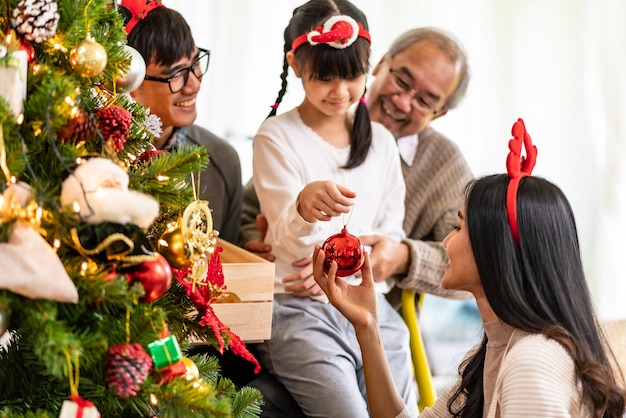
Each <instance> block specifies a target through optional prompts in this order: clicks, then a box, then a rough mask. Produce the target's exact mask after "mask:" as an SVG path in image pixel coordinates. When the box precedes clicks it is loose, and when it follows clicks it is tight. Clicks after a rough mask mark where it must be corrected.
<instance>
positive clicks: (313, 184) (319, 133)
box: [253, 0, 417, 418]
mask: <svg viewBox="0 0 626 418" xmlns="http://www.w3.org/2000/svg"><path fill="white" fill-rule="evenodd" d="M369 53H370V35H369V33H368V31H367V21H366V18H365V16H364V14H363V13H362V12H361V11H360V10H359V9H357V8H356V7H355V6H354V5H353V4H351V3H350V2H348V1H346V0H335V1H331V0H312V1H309V2H307V3H306V4H304V5H303V6H300V7H298V8H296V9H295V10H294V13H293V17H292V19H291V21H290V23H289V25H288V26H287V28H286V29H285V61H284V65H283V73H282V75H281V78H282V80H283V87H282V89H281V91H280V93H279V95H278V99H277V102H276V104H275V105H274V106H273V108H274V109H273V110H272V112H271V114H270V117H268V119H267V120H266V121H265V122H264V124H263V125H262V126H261V128H260V129H259V131H258V133H257V135H256V136H255V138H254V154H253V179H254V186H255V189H256V191H257V194H258V196H259V201H260V204H261V212H262V214H263V215H265V217H266V219H267V221H268V225H269V227H268V231H267V236H266V241H267V242H268V243H270V244H271V245H272V247H273V248H274V254H275V256H276V261H275V263H276V286H275V298H274V307H273V309H274V311H273V329H272V338H271V340H269V341H266V342H264V343H262V344H261V345H260V346H259V355H260V360H261V362H262V364H263V365H264V366H265V367H266V368H267V369H268V370H269V371H270V372H272V373H274V374H275V375H276V376H277V378H278V379H279V380H280V381H281V382H282V383H283V384H284V385H285V386H286V388H287V389H288V390H289V391H290V393H291V394H292V395H293V397H294V398H295V399H296V401H297V402H298V404H299V405H300V407H301V408H302V410H303V412H304V414H305V415H307V416H316V417H344V418H345V417H359V418H361V417H365V416H368V414H369V413H368V410H367V402H366V399H365V384H364V380H363V379H364V377H363V370H362V362H361V355H360V352H359V350H358V344H357V341H356V338H355V335H354V331H353V329H352V327H351V326H350V323H349V322H348V321H346V319H345V318H343V317H342V316H341V315H340V314H338V312H337V311H336V310H335V309H334V308H333V307H332V305H330V304H328V303H327V299H326V298H325V297H324V296H323V292H322V291H321V289H320V288H319V287H318V286H317V285H316V283H315V281H314V279H313V278H312V277H307V278H303V279H302V280H293V281H289V282H286V283H285V282H283V280H282V278H284V277H285V276H288V275H290V274H293V273H294V272H297V271H298V269H297V268H296V267H294V266H293V265H292V263H293V262H294V261H296V260H299V259H302V258H306V257H309V256H310V254H311V252H312V250H313V248H314V246H315V245H316V244H321V243H323V242H324V240H325V239H326V238H328V237H329V236H331V235H333V234H336V233H339V232H340V231H341V229H342V228H343V226H344V225H346V226H347V230H348V232H349V233H351V234H353V235H357V236H358V235H361V234H370V233H377V234H384V235H388V236H390V237H393V238H394V239H397V240H400V239H402V238H403V237H404V232H403V230H402V220H403V217H404V194H405V186H404V183H403V180H402V173H401V171H400V162H399V161H398V158H399V156H398V150H397V147H396V145H395V141H394V138H393V136H392V135H391V134H390V133H389V132H388V131H387V130H386V129H385V128H384V127H383V126H382V125H379V124H377V123H372V122H370V120H369V115H368V112H367V108H366V105H365V100H364V98H363V96H364V94H365V81H366V74H367V72H368V68H369V64H368V60H369ZM289 67H291V68H292V70H293V72H294V73H295V75H296V76H297V77H299V78H300V79H301V80H302V84H303V87H304V91H305V98H304V100H303V101H302V103H301V104H300V105H299V106H298V107H297V108H295V109H292V110H290V111H288V112H286V113H283V114H281V115H279V116H274V115H275V113H276V108H277V107H278V104H279V102H280V101H281V99H282V97H283V95H284V94H285V92H286V88H287V73H288V69H289ZM355 103H356V111H355V113H354V114H353V113H352V112H351V111H350V109H351V106H352V105H354V104H355ZM292 277H293V276H292ZM346 280H348V281H351V282H354V281H355V280H359V279H357V278H355V277H348V278H346ZM376 287H377V290H378V298H379V307H380V311H379V313H380V324H381V327H382V328H383V341H384V345H385V352H386V353H387V357H388V359H389V362H390V364H391V367H392V369H393V370H394V380H395V384H396V385H397V387H398V388H399V390H400V391H401V393H402V394H403V398H404V400H405V402H406V403H407V405H410V407H411V410H412V411H415V412H416V413H417V402H416V395H415V390H414V387H413V384H412V379H411V361H410V352H409V345H408V331H407V329H406V326H405V324H404V322H403V320H402V319H401V317H400V316H399V315H398V313H397V312H396V311H395V310H394V309H393V308H392V306H391V305H389V303H387V302H386V300H385V298H384V293H385V292H386V291H388V290H389V288H390V284H389V283H387V282H384V281H383V282H379V283H377V285H376Z"/></svg>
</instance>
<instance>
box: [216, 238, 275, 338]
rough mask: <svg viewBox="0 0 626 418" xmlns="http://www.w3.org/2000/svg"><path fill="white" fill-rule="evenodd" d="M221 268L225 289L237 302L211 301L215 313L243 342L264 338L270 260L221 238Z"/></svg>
mask: <svg viewBox="0 0 626 418" xmlns="http://www.w3.org/2000/svg"><path fill="white" fill-rule="evenodd" d="M217 245H218V246H220V247H222V248H223V249H224V251H222V252H221V254H220V256H221V261H222V268H223V271H224V284H225V285H226V291H227V292H232V293H235V294H236V295H237V296H238V297H239V299H241V302H236V303H214V304H212V305H211V306H212V307H213V310H214V311H215V314H216V315H217V317H218V318H219V319H220V320H221V321H222V322H223V323H224V324H226V325H228V327H230V329H231V330H232V331H233V332H234V333H235V334H237V335H238V336H239V337H240V338H241V339H242V340H244V341H245V342H259V341H263V340H268V339H269V338H270V336H271V333H272V299H273V297H274V263H272V262H269V261H267V260H265V259H264V258H261V257H259V256H257V255H255V254H252V253H251V252H249V251H246V250H244V249H243V248H241V247H238V246H236V245H234V244H231V243H229V242H227V241H224V240H222V239H218V242H217Z"/></svg>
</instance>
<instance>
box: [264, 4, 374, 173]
mask: <svg viewBox="0 0 626 418" xmlns="http://www.w3.org/2000/svg"><path fill="white" fill-rule="evenodd" d="M337 15H347V16H350V17H352V18H353V19H354V20H356V21H357V22H358V23H361V24H362V25H363V28H364V29H365V30H368V25H367V19H366V17H365V14H363V12H362V11H361V10H359V9H358V8H357V7H356V6H355V5H353V4H352V3H350V2H349V1H347V0H311V1H309V2H307V3H305V4H304V5H302V6H300V7H297V8H296V9H295V10H294V11H293V16H292V17H291V20H290V21H289V25H288V26H287V27H286V28H285V33H284V39H285V45H284V48H283V52H284V60H283V71H282V73H281V75H280V78H281V80H282V83H281V88H280V91H279V92H278V96H277V98H276V103H275V104H274V106H272V110H271V112H270V114H269V115H268V117H271V116H274V115H276V109H277V107H278V105H279V104H280V102H281V101H282V99H283V96H284V95H285V93H286V91H287V75H288V70H289V64H288V63H287V57H286V54H287V52H289V51H291V44H292V43H293V41H294V39H296V38H297V37H299V36H300V35H302V34H304V33H308V32H310V31H312V30H315V28H317V27H318V26H320V25H322V24H323V23H324V22H325V21H326V20H327V19H328V18H330V17H332V16H337ZM369 55H370V44H369V42H368V41H367V40H366V39H364V38H361V37H359V38H357V39H356V41H355V42H354V43H353V44H352V45H351V46H349V47H347V48H344V49H336V48H333V47H331V46H328V45H323V44H320V45H315V46H312V45H310V44H309V43H307V42H305V43H304V44H303V45H302V46H300V47H299V48H298V49H297V50H296V52H295V58H296V60H297V61H298V62H299V63H300V65H301V68H302V69H306V70H307V71H308V76H309V77H310V78H311V79H318V80H329V79H337V78H340V79H346V80H353V79H355V78H357V77H360V76H362V75H363V74H367V72H368V71H369ZM363 94H365V92H363ZM371 142H372V126H371V122H370V117H369V112H368V110H367V106H366V105H365V103H364V102H363V101H359V103H358V106H357V109H356V112H355V115H354V124H353V126H352V132H351V134H350V157H349V158H348V162H347V163H346V165H345V166H344V168H354V167H358V166H359V165H361V164H362V163H363V161H365V159H366V157H367V153H368V151H369V148H370V144H371Z"/></svg>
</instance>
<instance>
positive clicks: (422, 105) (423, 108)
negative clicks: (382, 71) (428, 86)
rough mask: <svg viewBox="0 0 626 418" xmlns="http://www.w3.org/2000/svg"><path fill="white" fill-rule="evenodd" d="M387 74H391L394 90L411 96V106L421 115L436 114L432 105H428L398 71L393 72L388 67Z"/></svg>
mask: <svg viewBox="0 0 626 418" xmlns="http://www.w3.org/2000/svg"><path fill="white" fill-rule="evenodd" d="M389 73H390V74H391V80H392V82H393V85H394V86H395V88H396V90H400V91H401V92H402V93H403V94H404V93H406V94H408V95H410V96H411V105H412V106H413V107H414V108H415V109H417V110H419V111H420V112H422V113H433V114H437V108H436V107H435V105H434V104H432V103H430V102H429V101H428V100H426V99H425V98H424V96H422V95H421V94H419V93H418V92H417V90H415V88H413V86H411V83H410V82H409V81H408V80H407V79H406V78H405V75H404V74H402V73H401V72H400V71H398V70H394V69H393V68H391V67H389Z"/></svg>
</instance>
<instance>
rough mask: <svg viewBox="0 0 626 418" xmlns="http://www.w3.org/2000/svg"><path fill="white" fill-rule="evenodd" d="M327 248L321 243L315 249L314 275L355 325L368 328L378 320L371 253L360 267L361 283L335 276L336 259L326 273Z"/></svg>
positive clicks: (336, 305) (334, 303)
mask: <svg viewBox="0 0 626 418" xmlns="http://www.w3.org/2000/svg"><path fill="white" fill-rule="evenodd" d="M324 259H325V254H324V250H322V248H321V247H320V246H319V245H316V246H315V250H314V251H313V277H314V278H315V281H316V282H317V284H318V285H319V286H320V287H321V288H322V290H323V291H324V293H326V296H328V300H329V301H330V303H332V304H333V305H334V306H335V307H336V308H337V309H338V310H339V312H341V313H342V314H343V316H345V317H346V318H347V319H348V321H350V322H351V323H352V325H354V327H355V328H357V329H358V328H366V327H368V326H371V325H372V324H373V323H375V322H376V290H375V288H374V279H373V278H372V268H371V266H370V259H369V254H368V253H365V262H364V263H363V267H362V268H361V275H362V281H361V284H359V285H358V286H354V285H350V284H348V283H346V281H345V280H343V279H342V278H341V277H336V273H337V263H336V262H335V261H333V262H332V264H331V266H330V270H329V271H328V274H326V273H324Z"/></svg>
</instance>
